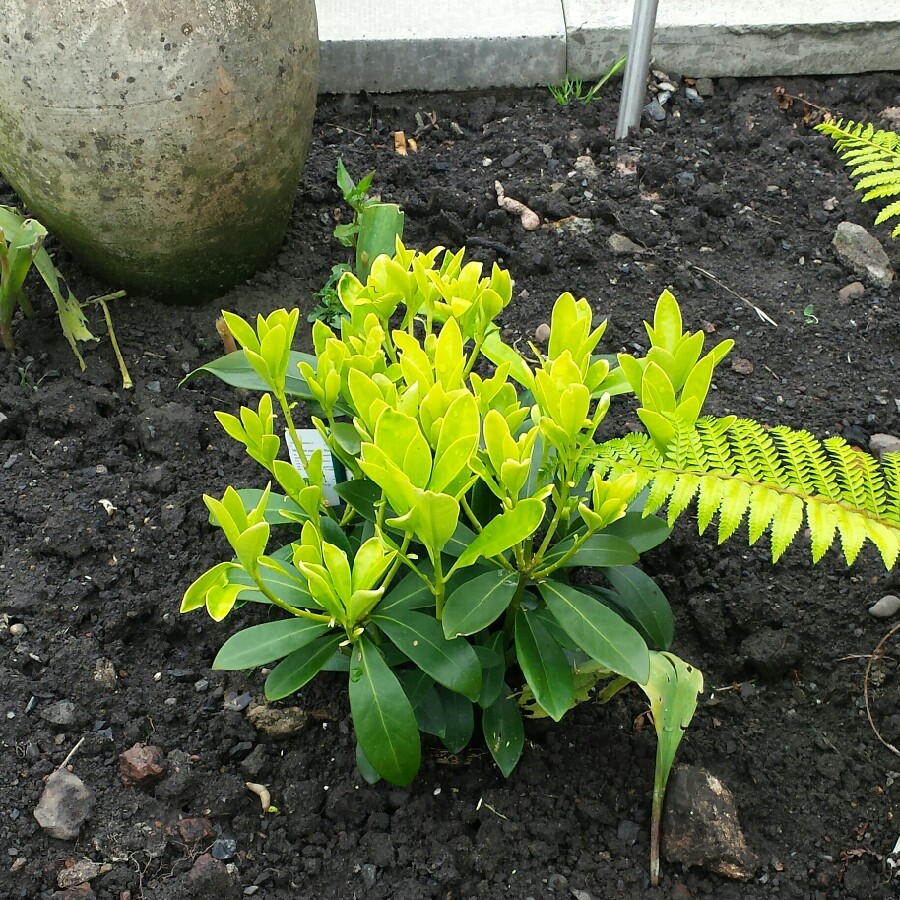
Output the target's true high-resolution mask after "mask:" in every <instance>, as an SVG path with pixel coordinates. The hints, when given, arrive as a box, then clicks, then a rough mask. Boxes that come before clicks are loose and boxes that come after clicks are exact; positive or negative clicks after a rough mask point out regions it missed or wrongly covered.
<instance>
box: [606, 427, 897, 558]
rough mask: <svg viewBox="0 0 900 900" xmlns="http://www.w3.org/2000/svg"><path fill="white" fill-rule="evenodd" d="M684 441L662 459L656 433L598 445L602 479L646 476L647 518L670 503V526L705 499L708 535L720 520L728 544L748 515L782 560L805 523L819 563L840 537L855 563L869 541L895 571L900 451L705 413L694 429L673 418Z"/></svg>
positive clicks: (754, 533) (702, 518) (702, 523)
mask: <svg viewBox="0 0 900 900" xmlns="http://www.w3.org/2000/svg"><path fill="white" fill-rule="evenodd" d="M671 421H672V425H673V426H674V428H675V430H676V436H675V439H674V440H673V441H672V442H671V443H670V444H669V448H668V450H667V452H666V453H665V455H664V454H662V453H661V452H660V451H659V450H658V449H657V448H656V446H655V445H654V443H653V441H652V440H651V439H650V437H649V436H648V435H644V434H630V435H628V436H627V437H625V438H619V439H617V440H612V441H607V442H606V443H604V444H600V445H599V446H598V448H597V461H596V469H597V471H599V472H600V474H601V475H602V476H603V477H615V476H618V475H621V474H624V473H626V472H633V473H635V474H636V475H637V483H638V490H641V489H644V488H649V491H648V495H647V500H646V504H645V507H644V508H645V514H647V515H649V514H650V513H653V512H656V510H658V509H660V508H661V507H663V506H667V513H668V520H669V524H670V525H671V524H672V523H674V521H675V520H676V519H677V518H678V517H679V516H680V515H681V514H682V513H683V512H684V511H685V510H686V509H687V508H688V506H689V505H690V503H691V501H692V500H696V502H697V521H698V525H699V529H700V533H701V534H702V533H703V532H704V531H705V530H706V529H707V527H709V525H710V523H711V522H712V520H713V519H714V517H715V516H716V515H717V514H718V517H719V529H718V531H719V533H718V538H719V543H722V541H724V540H726V539H727V538H729V537H731V535H732V534H734V532H735V531H736V530H737V528H738V527H739V525H740V524H741V522H742V521H744V519H745V517H746V518H747V524H748V531H749V540H750V543H751V544H755V543H756V542H757V541H758V540H759V538H760V537H762V535H763V534H764V533H765V532H766V531H769V532H770V533H771V545H772V559H773V561H777V560H778V558H779V557H780V556H781V555H782V554H783V553H784V551H785V550H786V549H787V548H788V547H789V546H790V545H791V544H792V543H793V541H794V539H795V538H796V536H797V534H798V532H799V531H800V529H801V527H802V526H803V521H804V518H805V520H806V524H807V527H808V528H809V534H810V544H811V551H812V558H813V562H818V561H819V560H820V559H821V558H822V556H823V555H824V554H825V552H826V551H827V550H828V549H829V548H830V547H831V546H832V545H833V544H834V542H835V538H836V537H839V538H840V541H841V546H842V549H843V552H844V556H845V558H846V560H847V562H848V563H853V561H854V560H855V559H856V557H857V556H858V555H859V552H860V550H861V549H862V547H863V545H864V544H865V543H866V541H867V540H868V541H871V542H872V543H873V544H874V545H875V546H876V547H877V548H878V551H879V552H880V554H881V558H882V559H883V560H884V564H885V566H886V567H887V568H888V569H890V568H893V566H894V564H895V563H896V562H897V559H898V557H900V454H888V455H887V456H886V457H885V462H884V464H883V465H879V464H878V463H876V462H875V460H874V459H873V458H872V457H871V456H869V455H868V454H867V453H863V452H862V451H859V450H857V449H855V448H854V447H851V446H850V445H849V444H848V443H847V442H846V441H844V440H843V439H841V438H836V437H832V438H828V439H827V440H825V441H819V440H817V439H816V438H815V437H813V435H811V434H810V433H809V432H807V431H795V430H793V429H790V428H787V427H785V426H778V427H776V428H773V429H771V430H769V431H766V430H765V429H764V428H763V427H762V426H761V425H760V424H759V423H758V422H754V421H752V420H749V419H737V420H734V419H728V420H723V419H715V418H712V417H709V416H707V417H704V418H701V419H698V420H697V422H696V423H694V425H692V426H691V425H686V424H685V423H684V422H683V421H680V420H678V419H676V418H674V417H672V419H671Z"/></svg>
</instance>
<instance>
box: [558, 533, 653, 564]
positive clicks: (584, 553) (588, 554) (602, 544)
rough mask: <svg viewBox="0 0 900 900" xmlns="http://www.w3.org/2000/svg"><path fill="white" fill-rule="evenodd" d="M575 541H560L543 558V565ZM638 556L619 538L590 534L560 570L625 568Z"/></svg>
mask: <svg viewBox="0 0 900 900" xmlns="http://www.w3.org/2000/svg"><path fill="white" fill-rule="evenodd" d="M574 541H575V539H574V537H570V538H566V540H564V541H560V543H558V544H557V545H556V546H555V547H554V548H553V549H552V550H551V551H550V552H549V553H548V554H547V555H546V556H545V557H544V562H545V563H548V564H549V563H554V562H556V561H557V560H560V559H562V557H563V556H564V555H565V554H566V553H567V552H568V551H569V550H570V549H571V547H572V545H573V543H574ZM637 559H638V554H637V551H636V550H635V549H634V547H632V546H631V544H629V543H628V541H626V540H623V539H622V538H619V537H614V536H613V535H609V534H605V533H604V534H592V535H591V536H590V537H589V538H588V539H587V540H586V541H585V542H584V543H583V544H582V545H581V546H580V547H579V548H578V550H576V551H575V553H574V554H573V555H572V556H571V557H570V558H569V559H567V560H566V561H565V562H564V563H563V565H562V568H571V567H572V566H594V567H606V566H627V565H629V564H630V563H633V562H637Z"/></svg>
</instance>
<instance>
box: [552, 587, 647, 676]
mask: <svg viewBox="0 0 900 900" xmlns="http://www.w3.org/2000/svg"><path fill="white" fill-rule="evenodd" d="M538 589H539V590H540V592H541V596H542V597H543V598H544V601H545V603H546V604H547V609H549V610H550V612H551V613H552V614H553V617H554V618H555V619H556V621H557V622H559V624H560V625H561V626H562V627H563V630H564V631H565V632H566V634H568V635H569V637H570V638H572V640H573V641H575V643H576V644H577V645H578V646H579V647H581V649H582V650H584V652H585V653H587V654H588V656H590V657H591V659H593V660H596V661H597V662H598V663H600V664H601V665H603V666H605V667H606V668H608V669H609V670H610V671H612V672H616V673H618V674H619V675H625V676H626V677H628V678H630V679H631V680H632V681H636V682H637V683H638V684H646V682H647V678H648V677H649V676H650V655H649V651H648V650H647V645H646V643H644V639H643V638H642V637H641V636H640V634H638V632H637V631H636V630H635V629H634V628H632V627H631V625H629V624H628V623H627V622H626V621H625V620H624V619H623V618H622V617H621V616H620V615H619V614H618V613H616V612H613V610H611V609H609V608H608V607H606V606H604V605H603V604H602V603H600V602H599V601H598V600H596V599H595V598H594V597H591V596H590V595H589V594H585V593H583V592H582V591H579V590H578V589H577V588H574V587H572V586H571V585H568V584H563V583H562V582H559V581H544V582H541V583H540V584H539V585H538Z"/></svg>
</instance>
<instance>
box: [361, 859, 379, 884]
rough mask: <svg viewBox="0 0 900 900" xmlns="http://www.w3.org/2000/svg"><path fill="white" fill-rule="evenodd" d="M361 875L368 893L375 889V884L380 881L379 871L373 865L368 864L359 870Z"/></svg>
mask: <svg viewBox="0 0 900 900" xmlns="http://www.w3.org/2000/svg"><path fill="white" fill-rule="evenodd" d="M359 874H360V875H362V880H363V885H364V886H365V889H366V890H367V891H370V890H372V888H373V887H375V882H376V881H377V879H378V869H376V868H375V866H373V865H372V863H366V864H365V865H364V866H362V868H360V870H359Z"/></svg>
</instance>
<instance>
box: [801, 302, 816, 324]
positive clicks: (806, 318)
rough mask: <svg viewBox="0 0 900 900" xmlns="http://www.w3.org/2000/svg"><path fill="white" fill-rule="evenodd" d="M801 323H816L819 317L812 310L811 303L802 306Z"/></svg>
mask: <svg viewBox="0 0 900 900" xmlns="http://www.w3.org/2000/svg"><path fill="white" fill-rule="evenodd" d="M803 324H804V325H818V324H819V319H818V317H817V316H816V315H815V313H814V312H813V305H812V303H810V304H809V305H808V306H805V307H804V308H803Z"/></svg>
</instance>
